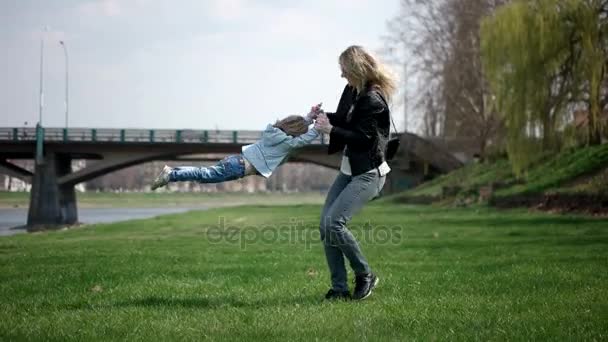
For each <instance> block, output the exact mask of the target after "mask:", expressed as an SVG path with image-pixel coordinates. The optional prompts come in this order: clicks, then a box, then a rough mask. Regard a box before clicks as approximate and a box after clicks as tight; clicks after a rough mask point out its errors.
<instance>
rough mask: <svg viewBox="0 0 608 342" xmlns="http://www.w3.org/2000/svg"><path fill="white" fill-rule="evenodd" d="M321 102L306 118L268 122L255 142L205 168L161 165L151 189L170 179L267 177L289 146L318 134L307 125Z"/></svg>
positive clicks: (211, 180)
mask: <svg viewBox="0 0 608 342" xmlns="http://www.w3.org/2000/svg"><path fill="white" fill-rule="evenodd" d="M320 110H321V105H320V104H319V105H317V106H315V107H313V108H312V110H311V111H310V113H308V114H307V115H306V117H302V116H299V115H290V116H288V117H286V118H284V119H282V120H279V121H277V122H276V123H275V124H268V126H266V129H265V130H264V131H263V132H262V138H261V139H260V140H259V141H257V142H256V143H255V144H251V145H246V146H243V148H242V153H241V154H236V155H231V156H228V157H226V158H224V159H222V160H220V161H219V162H218V163H217V164H216V165H213V166H209V167H195V166H180V167H175V168H172V167H169V166H167V165H165V167H164V168H163V170H162V171H161V172H160V174H159V175H158V176H157V177H156V179H155V180H154V182H153V183H152V186H151V188H152V190H156V189H157V188H160V187H163V186H165V185H167V184H169V183H171V182H190V181H194V182H199V183H220V182H228V181H231V180H235V179H240V178H243V177H246V176H251V175H261V176H263V177H266V178H268V177H270V175H271V174H272V172H273V171H274V170H275V169H276V168H277V167H279V165H281V163H283V162H284V161H285V159H286V157H287V155H288V154H289V152H291V151H292V150H293V149H296V148H299V147H302V146H304V145H307V144H310V143H311V142H312V141H313V140H314V139H315V138H316V137H317V136H318V135H319V133H318V132H317V131H316V130H315V129H314V128H310V129H309V125H311V124H312V123H313V118H316V117H317V115H318V112H319V111H320Z"/></svg>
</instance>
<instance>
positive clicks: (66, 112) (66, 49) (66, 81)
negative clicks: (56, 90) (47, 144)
mask: <svg viewBox="0 0 608 342" xmlns="http://www.w3.org/2000/svg"><path fill="white" fill-rule="evenodd" d="M59 44H61V46H62V47H63V53H64V55H65V128H66V129H67V128H68V113H69V96H68V95H69V88H68V85H69V68H68V66H69V64H68V47H67V46H66V45H65V42H64V41H63V40H60V41H59Z"/></svg>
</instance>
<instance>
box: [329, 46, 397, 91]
mask: <svg viewBox="0 0 608 342" xmlns="http://www.w3.org/2000/svg"><path fill="white" fill-rule="evenodd" d="M338 61H339V63H340V67H341V68H342V72H343V73H344V76H345V77H347V78H348V79H351V80H352V81H353V82H354V83H355V84H352V85H353V86H354V87H355V88H356V89H357V92H359V93H360V92H361V91H363V89H365V86H366V85H367V84H368V83H369V84H370V85H372V86H376V87H377V88H378V89H379V90H380V92H381V93H382V95H383V96H384V98H386V100H387V101H390V100H391V98H392V96H393V94H394V93H395V91H396V90H397V81H396V79H395V76H394V75H393V74H392V72H391V71H390V70H389V69H388V68H387V67H386V66H385V65H384V64H382V63H381V62H380V61H379V60H378V59H377V58H376V57H374V56H373V55H372V54H371V53H369V52H368V51H367V50H366V49H365V48H363V47H362V46H359V45H352V46H349V47H348V48H347V49H346V50H344V52H342V53H341V54H340V58H339V59H338Z"/></svg>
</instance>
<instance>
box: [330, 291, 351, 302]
mask: <svg viewBox="0 0 608 342" xmlns="http://www.w3.org/2000/svg"><path fill="white" fill-rule="evenodd" d="M325 299H326V300H350V299H351V296H350V292H348V291H334V289H330V290H329V291H327V294H326V295H325Z"/></svg>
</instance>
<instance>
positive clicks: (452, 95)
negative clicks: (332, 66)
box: [387, 0, 508, 154]
mask: <svg viewBox="0 0 608 342" xmlns="http://www.w3.org/2000/svg"><path fill="white" fill-rule="evenodd" d="M507 1H508V0H433V1H422V0H402V1H401V11H400V13H399V15H398V16H397V17H395V18H394V19H393V20H391V21H390V22H389V24H388V29H389V36H388V39H387V44H388V45H391V46H392V47H393V48H392V50H395V49H396V48H395V47H399V48H401V49H403V50H404V51H405V52H404V53H403V56H404V57H405V59H404V60H403V63H407V64H408V65H409V66H408V70H410V73H409V76H410V77H415V78H416V79H418V80H419V82H418V89H417V90H416V92H415V93H416V94H417V95H414V96H413V101H414V103H416V107H417V108H418V109H421V110H422V112H423V116H424V117H423V120H422V122H423V133H425V134H429V133H430V134H441V135H445V136H449V137H469V138H473V139H475V141H476V142H477V144H478V147H479V150H480V151H481V152H482V154H483V153H484V152H485V150H486V147H487V145H488V143H489V142H491V141H493V140H495V137H496V135H497V134H498V133H499V131H500V129H501V127H502V125H501V120H500V117H499V115H498V112H497V111H496V106H495V105H494V100H493V99H494V96H493V94H492V93H491V91H490V87H489V86H488V82H487V80H486V78H485V76H484V74H483V68H482V64H481V47H480V34H479V28H480V22H481V20H482V18H483V17H484V16H486V15H488V14H490V13H492V12H493V11H494V10H495V9H496V8H497V7H498V6H500V5H502V4H503V3H506V2H507ZM431 98H432V99H431ZM429 116H430V117H429ZM432 125H441V127H440V128H435V127H432V129H430V128H431V126H432Z"/></svg>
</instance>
